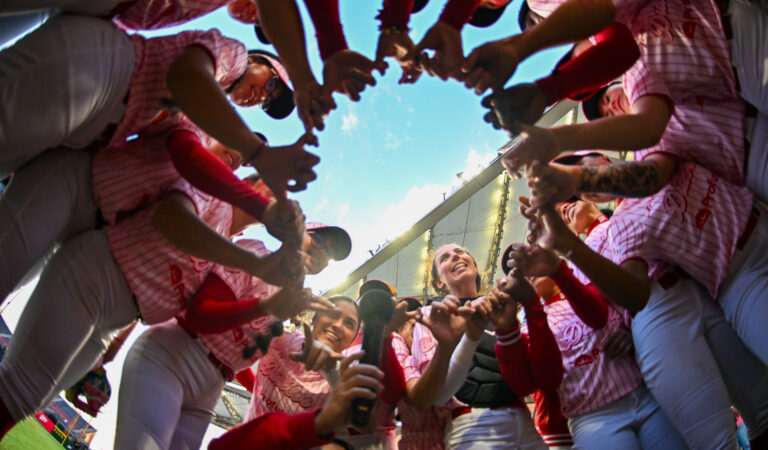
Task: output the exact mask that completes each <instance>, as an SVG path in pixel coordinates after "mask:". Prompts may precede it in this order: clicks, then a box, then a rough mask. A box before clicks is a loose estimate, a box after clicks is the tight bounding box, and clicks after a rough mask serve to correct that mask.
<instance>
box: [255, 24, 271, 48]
mask: <svg viewBox="0 0 768 450" xmlns="http://www.w3.org/2000/svg"><path fill="white" fill-rule="evenodd" d="M253 32H254V33H256V39H258V40H259V42H261V43H262V44H266V45H272V42H271V41H270V40H269V38H268V37H267V33H265V32H264V29H263V28H261V23H260V22H256V23H254V24H253Z"/></svg>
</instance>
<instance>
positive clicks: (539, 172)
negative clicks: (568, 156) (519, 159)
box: [525, 161, 581, 206]
mask: <svg viewBox="0 0 768 450" xmlns="http://www.w3.org/2000/svg"><path fill="white" fill-rule="evenodd" d="M580 175H581V168H580V167H574V166H565V165H562V164H556V163H551V164H542V163H540V162H538V161H534V162H532V163H531V164H530V165H529V166H528V167H527V168H526V171H525V176H526V178H528V187H529V188H531V202H532V204H533V205H534V206H540V205H547V204H549V205H553V204H555V203H558V202H564V201H566V200H568V199H569V198H571V197H573V195H574V194H576V193H577V191H578V189H579V181H580Z"/></svg>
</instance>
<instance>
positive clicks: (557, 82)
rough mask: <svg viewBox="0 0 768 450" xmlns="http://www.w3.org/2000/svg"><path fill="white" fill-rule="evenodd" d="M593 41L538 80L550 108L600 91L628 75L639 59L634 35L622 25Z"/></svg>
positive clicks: (613, 27) (610, 27)
mask: <svg viewBox="0 0 768 450" xmlns="http://www.w3.org/2000/svg"><path fill="white" fill-rule="evenodd" d="M594 40H595V45H593V46H592V47H590V48H589V49H587V50H586V51H584V52H583V53H582V54H580V55H579V56H577V57H575V58H573V59H571V60H570V61H568V62H566V63H565V64H563V65H562V66H560V67H559V68H556V69H555V70H554V71H553V72H552V74H551V75H549V76H548V77H546V78H542V79H540V80H538V81H536V84H538V85H539V87H540V88H541V90H542V91H544V94H545V95H546V96H547V101H548V102H549V104H550V105H551V104H553V103H555V102H557V101H559V100H562V99H564V98H566V97H570V96H575V95H578V94H582V93H585V92H589V91H592V90H595V89H598V88H600V87H601V86H603V85H605V84H607V83H609V82H611V81H613V80H614V79H616V78H617V77H618V76H619V75H621V74H623V73H624V72H626V71H627V69H629V68H630V67H632V64H634V63H635V61H637V58H639V57H640V49H639V48H638V47H637V43H636V42H635V39H634V38H633V37H632V33H631V32H630V31H629V29H628V28H627V27H626V26H625V25H623V24H621V23H618V22H613V23H612V24H610V25H608V26H607V27H606V28H605V29H603V31H601V32H599V33H597V34H596V35H595V36H594ZM596 67H599V68H600V70H595V68H596Z"/></svg>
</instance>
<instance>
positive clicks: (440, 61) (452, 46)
mask: <svg viewBox="0 0 768 450" xmlns="http://www.w3.org/2000/svg"><path fill="white" fill-rule="evenodd" d="M426 49H430V50H434V51H435V55H434V56H433V57H431V58H430V57H429V55H427V54H426V53H425V52H424V51H425V50H426ZM405 58H406V60H408V61H413V62H414V63H416V64H418V65H419V66H420V67H421V68H422V69H423V70H426V71H427V73H429V74H430V75H432V76H437V77H439V78H440V79H441V80H447V79H448V77H450V76H451V75H452V74H454V73H457V72H458V71H459V69H460V66H461V63H462V62H464V49H463V47H462V43H461V33H460V32H459V31H458V30H457V29H455V28H453V27H452V26H450V25H448V24H446V23H443V22H437V23H435V24H434V25H432V28H430V29H429V30H428V31H427V33H426V34H425V35H424V38H423V39H422V40H421V42H419V43H418V44H417V45H416V46H415V47H414V48H413V49H411V51H410V52H409V53H408V55H407V56H406V57H405Z"/></svg>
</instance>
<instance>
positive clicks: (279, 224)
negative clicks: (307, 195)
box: [261, 200, 306, 248]
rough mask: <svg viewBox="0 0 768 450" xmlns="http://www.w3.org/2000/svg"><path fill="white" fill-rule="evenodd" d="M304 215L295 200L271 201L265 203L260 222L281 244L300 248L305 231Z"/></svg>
mask: <svg viewBox="0 0 768 450" xmlns="http://www.w3.org/2000/svg"><path fill="white" fill-rule="evenodd" d="M305 221H306V217H305V216H304V212H303V211H302V210H301V206H299V202H297V201H295V200H283V201H273V202H271V203H270V204H268V205H267V207H266V209H265V210H264V215H262V217H261V223H263V224H264V226H265V227H267V231H268V232H269V234H271V235H272V236H274V237H275V238H277V239H279V240H280V241H281V242H282V243H283V245H285V246H287V247H291V248H300V247H301V244H302V242H303V241H304V232H305V231H306V224H305Z"/></svg>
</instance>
